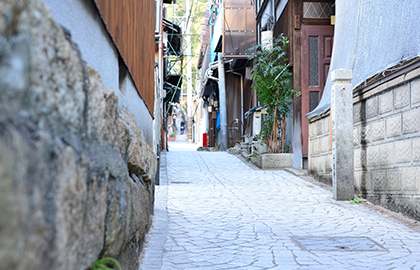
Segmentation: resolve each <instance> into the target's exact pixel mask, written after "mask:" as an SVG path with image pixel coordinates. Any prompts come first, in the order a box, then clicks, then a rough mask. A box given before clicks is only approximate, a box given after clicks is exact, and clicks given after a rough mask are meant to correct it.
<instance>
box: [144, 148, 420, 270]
mask: <svg viewBox="0 0 420 270" xmlns="http://www.w3.org/2000/svg"><path fill="white" fill-rule="evenodd" d="M169 149H170V151H169V152H166V153H164V154H163V155H162V163H161V185H160V186H158V187H156V188H157V193H156V203H155V216H154V223H153V225H152V228H151V230H150V232H149V234H148V235H147V239H146V244H145V248H144V250H145V252H144V254H143V256H142V257H143V258H142V261H141V263H140V264H141V268H140V269H165V270H166V269H351V268H354V269H420V233H419V231H417V230H415V229H413V228H410V227H408V226H406V225H403V224H402V223H400V222H397V221H396V220H394V219H391V218H389V217H387V216H385V215H382V214H381V213H379V212H377V211H375V210H374V208H372V207H367V206H366V205H364V204H363V203H362V204H350V203H349V202H348V201H343V202H340V201H335V200H333V199H331V197H332V193H331V191H330V190H328V188H325V187H321V186H320V185H318V184H316V183H314V182H308V181H305V180H303V179H301V178H299V177H296V176H294V175H292V174H290V173H287V172H285V171H263V170H260V169H257V168H253V167H251V166H250V165H248V164H246V163H244V162H243V161H241V160H240V159H239V158H238V157H236V156H233V155H230V154H228V153H226V152H214V153H211V152H197V151H195V148H193V145H192V144H190V145H189V144H186V143H181V142H179V143H171V144H170V145H169Z"/></svg>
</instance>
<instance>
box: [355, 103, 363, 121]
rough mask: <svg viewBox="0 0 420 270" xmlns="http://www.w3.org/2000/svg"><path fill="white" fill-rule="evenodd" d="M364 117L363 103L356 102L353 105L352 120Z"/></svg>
mask: <svg viewBox="0 0 420 270" xmlns="http://www.w3.org/2000/svg"><path fill="white" fill-rule="evenodd" d="M364 119H365V105H364V104H362V102H358V103H356V104H354V105H353V122H354V123H357V122H360V121H363V120H364Z"/></svg>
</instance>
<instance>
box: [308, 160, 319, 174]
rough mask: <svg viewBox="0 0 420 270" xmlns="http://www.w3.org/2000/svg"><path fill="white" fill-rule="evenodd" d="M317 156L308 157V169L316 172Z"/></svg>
mask: <svg viewBox="0 0 420 270" xmlns="http://www.w3.org/2000/svg"><path fill="white" fill-rule="evenodd" d="M317 166H318V165H317V158H316V157H314V158H311V159H310V161H309V171H311V172H315V173H316V172H317Z"/></svg>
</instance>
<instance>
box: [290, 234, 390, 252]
mask: <svg viewBox="0 0 420 270" xmlns="http://www.w3.org/2000/svg"><path fill="white" fill-rule="evenodd" d="M292 240H293V241H294V242H295V243H296V244H297V245H298V246H299V247H301V248H302V249H303V250H306V251H386V252H387V251H388V250H387V249H385V248H384V247H383V246H381V245H380V244H378V243H376V242H375V241H373V240H372V239H370V238H368V237H312V236H308V237H292Z"/></svg>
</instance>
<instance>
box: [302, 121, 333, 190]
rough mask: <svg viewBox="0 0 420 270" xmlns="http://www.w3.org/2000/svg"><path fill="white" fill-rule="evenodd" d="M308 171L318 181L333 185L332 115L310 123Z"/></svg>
mask: <svg viewBox="0 0 420 270" xmlns="http://www.w3.org/2000/svg"><path fill="white" fill-rule="evenodd" d="M308 149H309V151H308V152H309V155H308V156H309V158H308V171H309V173H311V174H312V175H314V176H315V177H316V178H317V179H318V180H320V181H321V182H324V183H326V184H328V185H332V152H331V149H330V114H329V113H327V114H325V115H323V116H322V117H318V118H317V119H312V120H311V121H310V122H309V145H308Z"/></svg>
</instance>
